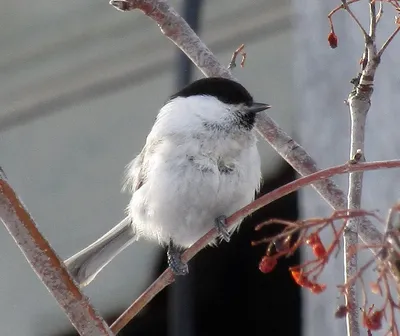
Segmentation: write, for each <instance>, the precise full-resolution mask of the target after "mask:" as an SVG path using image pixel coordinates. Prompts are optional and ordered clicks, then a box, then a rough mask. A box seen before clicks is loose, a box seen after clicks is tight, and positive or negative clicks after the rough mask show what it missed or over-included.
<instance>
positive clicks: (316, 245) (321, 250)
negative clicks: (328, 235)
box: [306, 232, 326, 258]
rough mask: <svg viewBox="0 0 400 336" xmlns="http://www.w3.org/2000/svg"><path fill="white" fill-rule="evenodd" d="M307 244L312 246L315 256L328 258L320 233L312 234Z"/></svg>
mask: <svg viewBox="0 0 400 336" xmlns="http://www.w3.org/2000/svg"><path fill="white" fill-rule="evenodd" d="M306 243H307V244H308V245H310V246H311V248H312V250H313V253H314V255H315V256H316V257H317V258H325V257H326V249H325V246H324V245H323V244H322V241H321V238H320V237H319V235H318V233H315V232H314V233H312V234H310V236H309V237H308V238H307V240H306Z"/></svg>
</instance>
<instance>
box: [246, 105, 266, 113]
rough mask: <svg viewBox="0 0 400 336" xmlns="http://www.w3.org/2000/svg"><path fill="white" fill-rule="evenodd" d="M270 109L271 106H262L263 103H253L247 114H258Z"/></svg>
mask: <svg viewBox="0 0 400 336" xmlns="http://www.w3.org/2000/svg"><path fill="white" fill-rule="evenodd" d="M270 107H271V105H268V104H264V103H253V104H252V105H251V106H250V107H249V108H248V111H249V112H253V113H258V112H261V111H264V110H267V109H269V108H270Z"/></svg>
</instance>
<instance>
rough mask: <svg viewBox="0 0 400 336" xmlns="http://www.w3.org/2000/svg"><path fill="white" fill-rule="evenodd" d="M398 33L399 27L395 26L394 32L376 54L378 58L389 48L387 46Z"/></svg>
mask: <svg viewBox="0 0 400 336" xmlns="http://www.w3.org/2000/svg"><path fill="white" fill-rule="evenodd" d="M399 31H400V25H397V28H396V30H395V31H394V32H393V33H392V35H390V36H389V37H388V39H387V40H386V41H385V43H384V44H383V45H382V48H381V49H380V50H379V52H378V53H377V56H378V57H381V56H382V54H383V53H384V52H385V50H386V48H387V47H388V46H389V44H390V43H391V42H392V41H393V39H394V38H395V36H396V35H397V33H398V32H399Z"/></svg>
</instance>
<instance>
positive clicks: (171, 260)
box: [167, 241, 189, 275]
mask: <svg viewBox="0 0 400 336" xmlns="http://www.w3.org/2000/svg"><path fill="white" fill-rule="evenodd" d="M181 256H182V252H181V251H179V250H178V249H177V248H176V246H175V245H174V244H173V243H172V241H171V242H170V243H169V245H168V251H167V257H168V266H169V267H170V268H171V270H172V272H173V273H174V274H175V275H186V274H188V273H189V267H188V264H187V263H185V262H183V261H182V259H181Z"/></svg>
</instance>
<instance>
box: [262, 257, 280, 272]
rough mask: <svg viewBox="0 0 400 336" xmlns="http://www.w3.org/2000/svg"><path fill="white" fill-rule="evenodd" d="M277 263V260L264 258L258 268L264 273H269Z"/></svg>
mask: <svg viewBox="0 0 400 336" xmlns="http://www.w3.org/2000/svg"><path fill="white" fill-rule="evenodd" d="M277 263H278V262H277V260H276V258H274V257H269V256H264V257H263V258H262V259H261V261H260V264H259V265H258V268H259V270H260V271H261V272H263V273H269V272H271V271H272V270H273V269H274V268H275V266H276V264H277Z"/></svg>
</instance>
